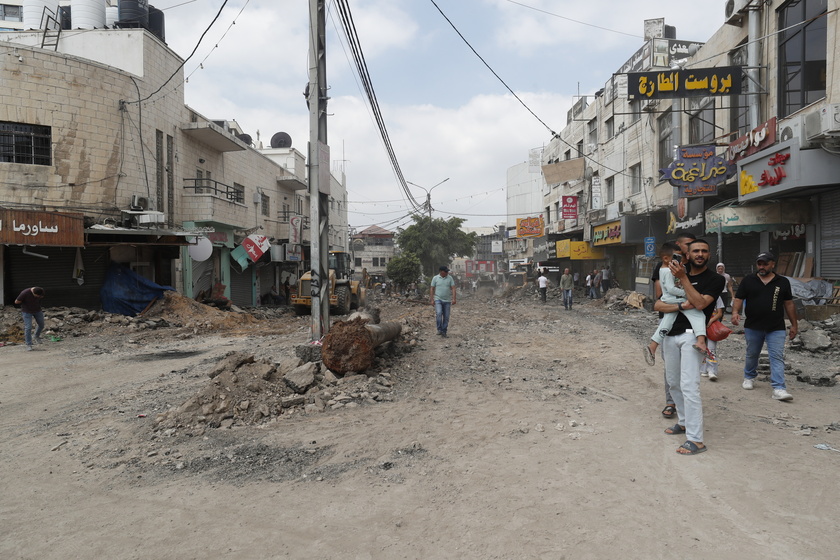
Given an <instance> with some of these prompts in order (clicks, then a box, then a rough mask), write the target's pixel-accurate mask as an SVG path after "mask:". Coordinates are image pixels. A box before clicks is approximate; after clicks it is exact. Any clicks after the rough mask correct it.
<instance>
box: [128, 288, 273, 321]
mask: <svg viewBox="0 0 840 560" xmlns="http://www.w3.org/2000/svg"><path fill="white" fill-rule="evenodd" d="M142 316H143V317H145V318H155V317H157V318H162V319H165V320H166V321H168V322H169V323H171V324H172V325H173V326H176V327H187V328H206V329H225V328H234V327H241V326H245V325H249V324H254V323H256V322H257V319H256V318H255V317H254V316H253V315H251V314H250V313H245V312H237V311H222V310H220V309H217V308H215V307H210V306H209V305H204V304H203V303H199V302H197V301H195V300H193V299H190V298H188V297H185V296H183V295H181V294H179V293H178V292H173V291H167V292H164V294H163V297H162V298H160V299H158V300H157V301H156V302H154V303H153V304H152V305H151V307H149V309H147V310H146V311H144V312H143V314H142Z"/></svg>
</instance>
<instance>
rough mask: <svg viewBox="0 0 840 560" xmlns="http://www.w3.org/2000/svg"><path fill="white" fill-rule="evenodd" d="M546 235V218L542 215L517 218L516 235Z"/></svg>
mask: <svg viewBox="0 0 840 560" xmlns="http://www.w3.org/2000/svg"><path fill="white" fill-rule="evenodd" d="M544 235H545V220H544V218H543V217H542V215H540V216H539V217H535V218H517V219H516V237H542V236H544Z"/></svg>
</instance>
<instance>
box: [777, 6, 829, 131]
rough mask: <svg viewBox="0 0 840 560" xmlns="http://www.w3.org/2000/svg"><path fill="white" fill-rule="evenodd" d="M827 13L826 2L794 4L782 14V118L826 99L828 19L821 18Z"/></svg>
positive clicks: (780, 58) (780, 111)
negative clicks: (803, 23) (821, 15)
mask: <svg viewBox="0 0 840 560" xmlns="http://www.w3.org/2000/svg"><path fill="white" fill-rule="evenodd" d="M826 10H827V2H826V0H790V1H789V2H787V3H786V4H785V5H784V6H783V7H782V8H781V9H780V10H779V27H778V28H779V29H787V31H783V32H781V33H779V117H782V118H784V117H786V116H788V115H790V114H791V113H793V112H795V111H798V110H799V109H801V108H802V107H805V106H806V105H809V104H811V103H813V102H814V101H817V100H819V99H821V98H823V97H825V87H826V86H825V84H826V56H827V54H826V53H827V34H826V20H827V18H826V17H817V16H819V15H820V14H825V13H826ZM814 18H816V19H814ZM808 20H812V21H810V22H809V23H807V24H805V25H796V24H798V23H802V22H805V21H808ZM792 26H793V27H792ZM791 27H792V28H791Z"/></svg>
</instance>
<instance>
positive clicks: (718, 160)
mask: <svg viewBox="0 0 840 560" xmlns="http://www.w3.org/2000/svg"><path fill="white" fill-rule="evenodd" d="M737 170H738V168H737V166H736V165H735V164H734V163H732V162H731V161H727V160H726V158H725V157H723V156H719V155H715V147H714V146H693V147H680V148H677V158H676V159H675V160H674V161H673V162H672V163H671V165H669V166H668V167H667V168H665V169H660V170H659V172H660V173H661V174H662V180H663V181H668V182H669V183H671V184H672V185H673V186H675V187H678V188H679V189H680V196H681V197H691V196H715V195H717V188H718V185H720V184H721V183H723V182H724V181H726V180H727V179H729V178H730V177H733V176H734V175H735V173H736V172H737Z"/></svg>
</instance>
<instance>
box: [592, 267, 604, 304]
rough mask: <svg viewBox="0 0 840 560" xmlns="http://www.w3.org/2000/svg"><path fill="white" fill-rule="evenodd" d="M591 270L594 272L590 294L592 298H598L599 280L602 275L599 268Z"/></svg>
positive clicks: (599, 290) (601, 279) (599, 291)
mask: <svg viewBox="0 0 840 560" xmlns="http://www.w3.org/2000/svg"><path fill="white" fill-rule="evenodd" d="M592 272H593V274H595V278H594V279H593V280H592V288H593V290H592V295H593V296H594V299H598V298H600V297H601V282H603V278H604V277H603V275H602V274H601V271H600V270H593V271H592Z"/></svg>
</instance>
